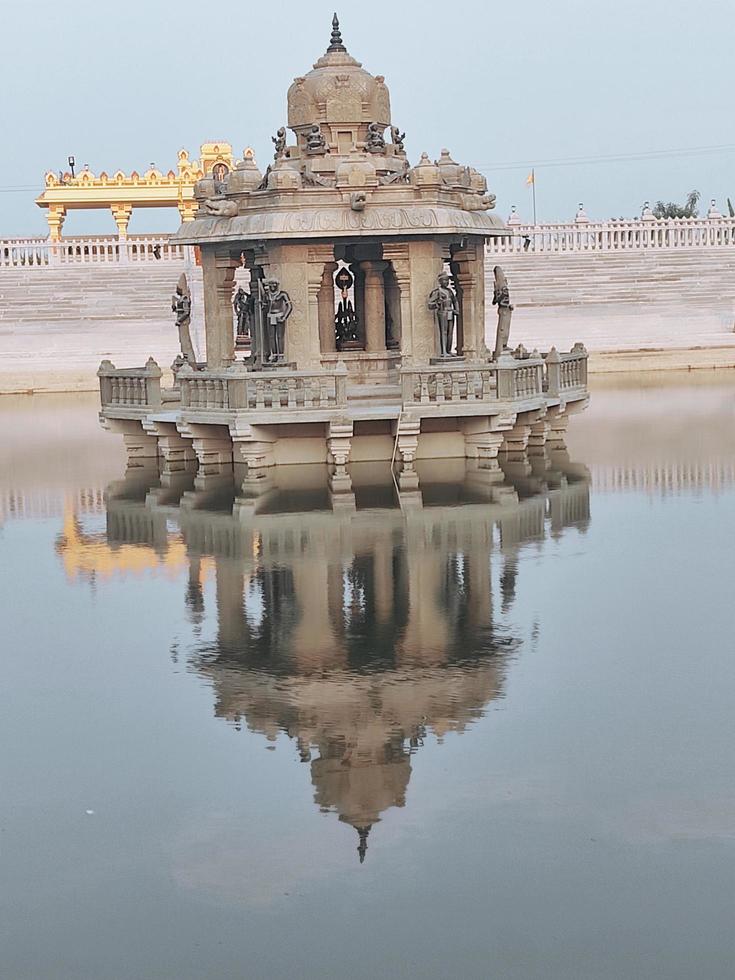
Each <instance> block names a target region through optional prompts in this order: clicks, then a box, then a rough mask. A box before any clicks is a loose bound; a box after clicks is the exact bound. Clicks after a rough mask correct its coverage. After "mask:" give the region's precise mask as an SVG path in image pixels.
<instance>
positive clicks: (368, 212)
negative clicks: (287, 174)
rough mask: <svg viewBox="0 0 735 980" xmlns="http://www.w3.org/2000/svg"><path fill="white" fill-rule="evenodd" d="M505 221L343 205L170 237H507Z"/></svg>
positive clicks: (424, 207)
mask: <svg viewBox="0 0 735 980" xmlns="http://www.w3.org/2000/svg"><path fill="white" fill-rule="evenodd" d="M510 234H511V232H510V229H508V228H506V227H505V225H504V224H503V221H502V220H501V219H500V218H499V217H497V216H496V215H493V214H488V213H487V212H485V211H465V210H462V209H461V208H457V207H451V206H448V205H443V204H429V203H422V204H413V203H412V204H411V205H409V206H404V207H401V206H400V205H389V206H381V205H378V204H368V206H367V207H366V208H365V210H364V211H353V210H352V209H351V208H350V207H349V206H347V205H344V204H334V205H327V204H326V203H325V204H324V206H322V207H320V208H303V207H301V208H284V209H272V210H263V211H254V212H251V213H249V214H248V213H245V214H238V215H236V216H235V217H233V218H221V217H217V216H214V215H213V216H207V217H197V218H195V219H194V220H193V221H186V222H184V223H183V224H182V225H181V227H180V228H179V230H178V231H177V232H176V233H175V234H174V235H173V236H172V237H171V241H172V242H178V243H179V244H182V245H207V244H216V243H218V242H242V241H257V240H260V241H274V240H279V241H303V240H304V239H309V240H312V241H319V240H324V239H326V240H332V239H335V238H355V237H358V238H361V237H366V238H367V237H370V238H374V237H376V236H377V237H381V238H406V237H413V236H426V235H476V236H482V237H484V238H499V237H505V236H508V235H510Z"/></svg>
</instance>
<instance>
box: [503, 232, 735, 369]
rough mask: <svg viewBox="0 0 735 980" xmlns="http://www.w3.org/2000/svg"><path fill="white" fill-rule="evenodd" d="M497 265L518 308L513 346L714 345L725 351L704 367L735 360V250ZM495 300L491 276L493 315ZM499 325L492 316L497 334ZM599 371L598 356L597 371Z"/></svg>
mask: <svg viewBox="0 0 735 980" xmlns="http://www.w3.org/2000/svg"><path fill="white" fill-rule="evenodd" d="M496 262H497V264H499V265H502V267H503V270H504V271H505V273H506V276H507V278H508V282H509V286H510V293H511V297H512V302H513V305H514V307H515V312H514V315H513V321H512V327H511V343H512V344H515V343H517V342H519V341H521V342H523V343H524V344H525V345H526V346H527V347H529V348H530V349H532V348H533V347H538V348H539V349H545V348H546V347H548V345H549V343H550V342H552V341H553V343H556V344H558V345H560V346H561V347H562V348H568V347H570V346H571V345H572V344H573V343H575V342H576V341H577V340H581V341H582V342H583V343H584V344H585V345H586V347H587V348H588V350H590V351H591V352H602V351H615V352H630V351H667V352H673V351H676V350H682V351H683V350H690V349H705V350H711V351H713V352H714V351H722V353H721V354H712V355H711V356H710V357H709V359H708V360H705V362H704V363H708V364H709V363H713V364H714V363H716V362H717V361H718V360H719V362H720V363H723V364H731V363H733V357H734V356H735V333H733V328H734V327H735V248H708V249H672V250H666V249H656V250H651V251H642V250H638V251H636V250H628V249H626V250H621V251H619V252H599V253H594V252H582V253H579V252H575V253H560V254H558V253H545V254H544V253H542V254H532V253H525V254H510V255H503V256H488V264H489V265H494V264H496ZM491 300H492V281H491V279H490V277H489V279H488V299H487V302H488V309H490V303H491ZM494 320H495V318H494V316H492V314H491V315H490V316H489V317H488V337H489V338H490V334H491V332H494ZM728 349H729V353H728ZM700 361H701V358H700ZM670 364H671V366H681V367H687V366H689V365H690V361H686V362H684V361H682V363H681V364H678V363H676V365H675V364H674V361H673V360H671V361H670ZM599 365H600V361H599V360H597V361H596V359H595V358H594V356H593V357H592V358H591V360H590V368H591V369H592V370H594V369H596V368H598V367H599ZM640 366H643V365H640Z"/></svg>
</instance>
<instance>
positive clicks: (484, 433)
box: [462, 414, 516, 467]
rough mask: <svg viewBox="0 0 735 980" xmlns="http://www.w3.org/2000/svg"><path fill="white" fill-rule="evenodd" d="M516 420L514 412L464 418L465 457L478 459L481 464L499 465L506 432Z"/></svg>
mask: <svg viewBox="0 0 735 980" xmlns="http://www.w3.org/2000/svg"><path fill="white" fill-rule="evenodd" d="M515 421H516V416H515V415H514V414H510V415H493V416H475V417H474V418H472V417H470V418H466V419H463V420H462V432H463V434H464V454H465V459H476V460H478V462H479V465H481V466H485V467H488V466H495V465H497V459H498V453H499V451H500V448H501V446H502V445H503V442H504V439H505V434H506V433H507V432H508V431H509V430H510V429H512V427H513V426H514V424H515Z"/></svg>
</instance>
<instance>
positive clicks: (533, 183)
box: [531, 168, 536, 227]
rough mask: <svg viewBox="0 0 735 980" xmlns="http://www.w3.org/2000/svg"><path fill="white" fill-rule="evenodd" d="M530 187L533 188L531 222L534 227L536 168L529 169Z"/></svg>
mask: <svg viewBox="0 0 735 980" xmlns="http://www.w3.org/2000/svg"><path fill="white" fill-rule="evenodd" d="M531 177H532V178H533V179H532V181H531V187H532V188H533V224H534V227H536V170H535V168H533V169H532V170H531Z"/></svg>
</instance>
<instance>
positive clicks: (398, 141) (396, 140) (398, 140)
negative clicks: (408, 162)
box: [390, 126, 406, 153]
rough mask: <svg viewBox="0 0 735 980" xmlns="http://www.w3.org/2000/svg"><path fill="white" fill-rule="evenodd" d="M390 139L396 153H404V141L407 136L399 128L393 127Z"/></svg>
mask: <svg viewBox="0 0 735 980" xmlns="http://www.w3.org/2000/svg"><path fill="white" fill-rule="evenodd" d="M390 138H391V142H392V143H393V146H395V148H396V153H403V141H404V140H405V138H406V134H405V133H402V132H401V131H400V129H399V128H398V126H391V128H390Z"/></svg>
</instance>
